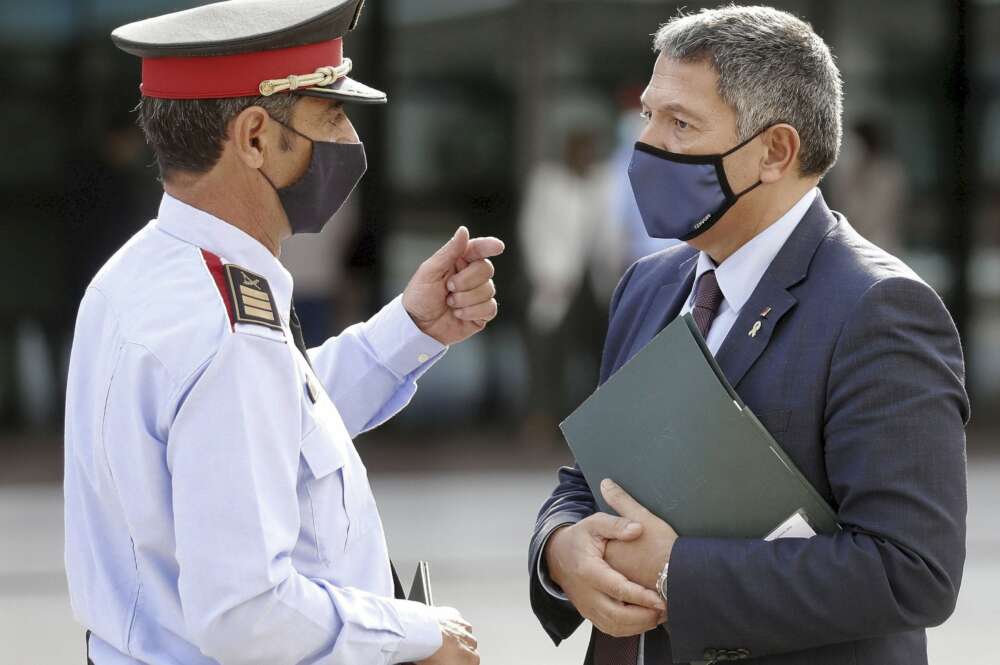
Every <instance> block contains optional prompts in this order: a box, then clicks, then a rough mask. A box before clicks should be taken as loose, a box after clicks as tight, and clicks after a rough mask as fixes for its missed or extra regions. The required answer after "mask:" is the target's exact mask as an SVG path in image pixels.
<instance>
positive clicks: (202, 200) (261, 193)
mask: <svg viewBox="0 0 1000 665" xmlns="http://www.w3.org/2000/svg"><path fill="white" fill-rule="evenodd" d="M256 177H257V178H260V175H259V174H258V175H256ZM163 189H164V191H166V192H167V194H170V195H171V196H173V197H174V198H175V199H177V200H179V201H183V202H184V203H186V204H188V205H189V206H192V207H194V208H198V209H199V210H204V211H205V212H207V213H209V214H210V215H212V216H214V217H217V218H219V219H221V220H222V221H224V222H226V223H227V224H231V225H233V226H235V227H236V228H238V229H240V230H241V231H243V232H244V233H246V234H247V235H249V236H250V237H252V238H253V239H254V240H256V241H257V242H259V243H260V244H262V245H264V247H266V248H267V250H268V251H269V252H271V253H272V254H273V255H275V256H278V255H279V254H280V253H281V241H282V240H283V239H284V237H285V236H287V235H288V234H287V233H283V232H282V229H281V228H279V226H278V224H277V223H276V221H275V220H279V219H282V218H283V215H282V214H281V210H280V203H279V202H278V199H277V197H276V196H274V195H273V194H269V192H272V191H273V190H271V189H270V188H268V189H267V190H266V191H265V190H264V189H263V188H261V187H259V186H258V187H253V186H252V185H251V183H250V182H247V180H246V178H226V177H223V175H222V174H219V173H216V172H215V170H213V171H210V172H209V173H206V174H204V175H197V176H192V175H188V174H175V175H173V176H171V177H170V178H169V179H164V183H163ZM275 206H277V207H278V210H277V211H273V208H274V207H275ZM269 213H270V214H269Z"/></svg>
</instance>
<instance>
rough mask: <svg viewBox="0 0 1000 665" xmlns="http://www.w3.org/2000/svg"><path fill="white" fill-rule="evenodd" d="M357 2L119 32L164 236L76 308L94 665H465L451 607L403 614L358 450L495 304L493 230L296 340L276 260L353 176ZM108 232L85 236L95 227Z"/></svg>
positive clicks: (69, 451) (221, 14)
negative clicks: (309, 340) (135, 89)
mask: <svg viewBox="0 0 1000 665" xmlns="http://www.w3.org/2000/svg"><path fill="white" fill-rule="evenodd" d="M361 4H362V0H296V1H293V0H232V1H230V2H221V3H216V4H212V5H207V6H203V7H198V8H195V9H191V10H187V11H182V12H176V13H173V14H168V15H165V16H160V17H157V18H152V19H149V20H145V21H140V22H138V23H132V24H129V25H126V26H123V27H121V28H118V29H117V30H115V32H114V33H113V35H112V37H113V39H114V41H115V43H116V44H117V45H118V46H119V47H120V48H122V49H123V50H125V51H127V52H128V53H131V54H133V55H137V56H139V57H141V58H142V87H141V90H142V97H143V99H142V106H141V111H140V114H141V117H140V121H141V124H142V125H143V129H144V131H145V134H146V138H147V141H148V142H149V143H150V145H151V147H152V148H153V151H154V152H155V153H156V156H157V160H158V163H159V166H160V170H161V175H162V181H163V187H164V190H165V191H164V195H163V199H162V203H161V204H160V209H159V214H158V217H157V219H155V220H154V221H152V222H150V223H149V224H148V225H147V226H146V227H145V228H143V229H142V230H141V231H140V232H139V233H137V234H136V235H135V236H134V237H133V238H132V239H131V240H130V241H129V242H128V243H127V244H126V245H125V246H124V247H122V249H121V250H119V251H118V252H117V254H115V256H114V257H113V258H111V260H110V261H109V262H108V263H107V264H106V265H105V266H104V267H103V268H102V269H101V271H100V272H99V273H98V274H97V276H96V277H95V278H94V280H93V282H92V283H91V284H90V286H89V288H88V289H87V292H86V295H85V296H84V298H83V301H82V303H81V305H80V310H79V315H78V320H77V326H76V334H75V338H74V344H73V352H72V360H71V367H70V374H69V386H68V396H67V416H66V439H65V440H66V460H65V502H66V505H65V514H66V570H67V576H68V580H69V590H70V598H71V601H72V605H73V611H74V613H75V615H76V617H77V619H78V620H79V621H80V622H81V623H82V624H83V625H84V626H85V627H86V628H87V629H88V640H87V642H88V657H89V659H90V661H91V662H92V663H94V664H96V665H124V664H136V663H155V664H158V665H159V664H162V665H175V664H176V665H179V664H182V663H183V664H184V665H200V664H203V663H215V662H221V663H227V664H228V663H268V664H270V665H278V664H281V663H288V664H292V663H322V664H325V665H347V664H350V665H363V664H368V663H372V664H375V663H378V664H389V663H402V662H418V663H426V664H435V665H437V664H447V665H452V664H467V663H478V662H479V656H478V653H477V644H476V640H475V638H474V636H473V635H472V632H471V627H470V626H469V625H468V623H467V622H466V621H465V620H464V619H463V618H462V617H461V615H460V614H459V613H458V612H457V611H455V610H453V609H449V608H433V607H427V606H424V605H422V604H419V603H414V602H409V601H406V600H402V599H400V598H399V596H400V595H401V594H399V593H394V591H396V590H397V589H398V586H399V585H398V580H397V581H396V582H395V583H394V577H395V575H394V571H392V569H391V564H390V562H389V556H388V553H387V550H386V541H385V536H384V533H383V529H382V523H381V521H380V519H379V514H378V511H377V509H376V506H375V501H374V499H373V498H372V493H371V489H370V487H369V484H368V478H367V473H366V471H365V467H364V464H362V462H361V459H360V458H359V457H358V453H357V451H356V450H355V447H354V444H353V442H352V438H353V437H354V436H356V435H358V434H360V433H362V432H364V431H366V430H369V429H372V428H374V427H377V426H378V425H379V424H381V423H383V422H385V421H386V420H387V419H388V418H390V417H391V416H392V415H393V414H395V413H397V412H398V411H399V410H400V409H402V408H403V407H404V406H405V405H406V404H407V403H408V401H409V400H410V399H411V397H412V396H413V394H414V391H415V390H416V382H417V380H418V378H419V377H420V376H421V375H422V374H423V373H424V372H426V371H427V370H428V369H429V368H430V367H431V365H433V364H434V362H435V361H436V360H438V359H439V358H440V357H441V355H442V354H443V353H444V352H445V350H446V348H447V347H448V346H449V345H451V344H455V343H457V342H460V341H462V340H464V339H466V338H468V337H469V336H471V335H473V334H475V333H477V332H479V331H480V330H482V329H483V328H484V327H485V326H486V324H487V322H488V321H490V320H491V319H493V318H494V317H495V316H496V313H497V304H496V301H495V299H494V296H495V289H494V286H493V282H492V276H493V266H492V264H491V263H490V261H489V258H490V257H493V256H497V255H499V254H500V253H501V252H502V251H503V243H501V242H500V241H499V240H497V239H495V238H477V239H470V237H469V233H468V231H467V230H466V229H465V228H460V229H459V230H458V231H457V232H456V233H455V235H454V237H452V238H451V239H450V240H449V241H448V242H447V244H445V245H444V246H443V247H442V248H441V249H440V250H439V251H438V252H437V253H435V254H434V255H433V256H431V257H430V258H428V259H427V260H426V261H425V262H424V263H423V264H422V265H421V266H420V267H419V268H418V270H417V271H416V273H415V274H414V276H413V279H412V281H411V282H410V283H409V285H408V286H407V288H406V290H405V291H404V293H403V294H402V295H401V296H399V297H397V298H396V299H395V300H393V301H392V302H391V303H389V304H388V305H386V306H385V308H384V309H382V310H381V311H380V312H379V313H378V314H376V315H375V316H374V317H373V318H371V319H370V320H368V321H367V322H365V323H361V324H358V325H355V326H353V327H351V328H348V329H347V330H345V331H344V332H343V334H341V335H340V336H339V337H336V338H333V339H330V340H328V341H327V342H326V343H324V344H323V345H322V346H320V347H318V348H314V349H308V350H307V349H306V348H305V345H304V343H303V342H302V332H301V329H300V328H299V326H298V320H297V317H296V315H295V308H294V306H293V304H292V278H291V276H290V275H289V273H288V272H287V271H286V270H285V269H284V268H283V267H282V265H281V263H280V262H279V260H278V258H277V256H278V253H279V250H280V243H281V241H282V240H283V239H285V238H287V237H288V236H290V235H291V234H293V233H300V232H317V231H319V230H320V229H321V228H322V227H323V225H324V224H325V223H326V222H327V220H329V219H330V218H331V217H332V216H333V214H334V213H335V212H336V211H337V210H338V209H339V208H340V206H341V204H342V203H343V202H344V200H345V199H346V198H347V196H348V195H349V194H350V193H351V191H352V190H353V189H354V187H355V185H356V184H357V182H358V180H360V178H361V176H362V174H363V172H364V170H365V164H366V163H365V154H364V148H363V145H362V144H361V142H360V141H359V139H358V136H357V134H356V133H355V131H354V128H353V127H352V126H351V123H350V121H349V119H348V117H347V115H346V110H347V108H349V106H348V105H349V104H352V103H384V102H385V101H386V97H385V94H384V93H382V92H380V91H378V90H374V89H372V88H370V87H368V86H365V85H364V84H361V83H359V82H357V81H355V80H353V79H351V78H349V77H348V74H349V73H350V71H351V62H350V60H349V59H348V58H345V57H344V56H343V42H342V37H343V35H345V34H346V33H347V32H348V31H349V30H350V29H352V28H353V27H354V26H355V25H356V24H357V21H358V18H359V15H360V12H361ZM94 223H95V224H96V223H100V220H94Z"/></svg>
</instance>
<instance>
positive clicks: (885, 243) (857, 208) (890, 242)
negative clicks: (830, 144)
mask: <svg viewBox="0 0 1000 665" xmlns="http://www.w3.org/2000/svg"><path fill="white" fill-rule="evenodd" d="M831 176H832V177H831V178H830V184H831V187H832V190H833V191H832V193H831V198H833V197H835V198H836V200H837V203H838V206H839V207H840V209H841V210H842V211H843V213H844V216H846V217H847V219H849V220H851V226H853V227H854V228H855V230H857V232H858V233H860V234H861V235H862V236H864V237H865V238H867V239H868V240H870V241H872V242H873V243H875V244H876V245H878V246H879V247H881V248H882V249H884V250H885V251H887V252H889V253H890V254H899V253H900V252H901V251H902V249H903V213H904V207H905V205H906V198H907V185H906V170H905V169H904V168H903V163H902V162H901V161H900V159H899V157H898V156H897V155H896V152H895V150H894V149H893V145H892V137H891V135H890V134H889V132H887V131H886V129H885V127H884V126H883V125H882V124H881V123H879V122H878V121H876V120H875V119H874V118H866V119H864V120H861V121H860V122H858V123H856V124H855V125H854V126H852V127H851V130H850V131H849V132H848V133H847V136H845V137H844V149H843V151H842V155H841V158H840V160H839V163H838V165H837V169H836V170H835V171H834V173H832V174H831Z"/></svg>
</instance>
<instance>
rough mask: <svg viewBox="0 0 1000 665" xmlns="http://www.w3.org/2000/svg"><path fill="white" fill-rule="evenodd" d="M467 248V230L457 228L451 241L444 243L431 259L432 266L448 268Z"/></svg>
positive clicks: (461, 227) (462, 227)
mask: <svg viewBox="0 0 1000 665" xmlns="http://www.w3.org/2000/svg"><path fill="white" fill-rule="evenodd" d="M468 246H469V229H467V228H465V227H464V226H460V227H458V230H457V231H455V235H453V236H452V237H451V240H449V241H448V242H446V243H445V244H444V246H443V247H441V249H439V250H438V251H437V252H435V253H434V256H432V257H431V260H432V261H433V263H434V265H435V266H436V267H439V268H442V269H444V268H450V267H451V266H452V265H453V264H454V263H455V262H457V261H458V260H459V259H460V258H462V257H463V256H464V255H465V250H466V248H467V247H468Z"/></svg>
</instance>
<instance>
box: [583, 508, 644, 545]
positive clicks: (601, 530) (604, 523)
mask: <svg viewBox="0 0 1000 665" xmlns="http://www.w3.org/2000/svg"><path fill="white" fill-rule="evenodd" d="M591 522H592V523H591V528H590V533H591V534H592V535H595V536H600V537H601V538H606V539H608V540H635V539H636V538H638V537H639V536H641V535H642V524H640V523H639V522H634V521H632V520H630V519H627V518H625V517H615V516H614V515H608V514H607V513H596V514H595V515H594V516H593V517H592V518H591Z"/></svg>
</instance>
